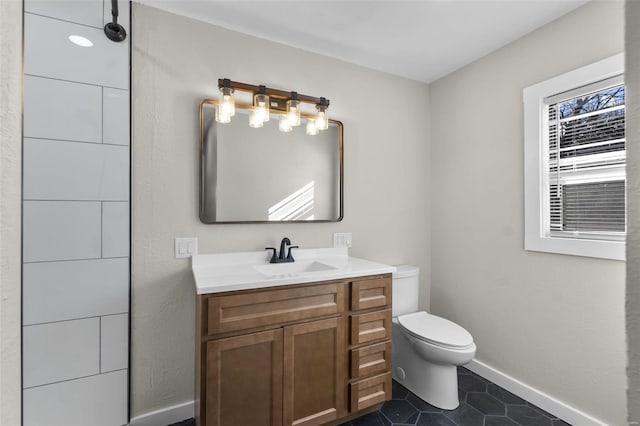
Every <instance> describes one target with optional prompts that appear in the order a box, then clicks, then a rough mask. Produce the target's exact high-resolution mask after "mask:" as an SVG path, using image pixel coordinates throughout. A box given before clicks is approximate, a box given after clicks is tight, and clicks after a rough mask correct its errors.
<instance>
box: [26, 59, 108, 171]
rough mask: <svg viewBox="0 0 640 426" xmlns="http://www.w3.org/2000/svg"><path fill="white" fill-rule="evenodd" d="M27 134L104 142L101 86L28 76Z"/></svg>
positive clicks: (37, 136)
mask: <svg viewBox="0 0 640 426" xmlns="http://www.w3.org/2000/svg"><path fill="white" fill-rule="evenodd" d="M25 50H28V49H25ZM24 136H25V137H28V138H44V139H60V140H67V141H82V142H95V143H101V142H102V88H101V87H98V86H91V85H88V84H78V83H72V82H68V81H59V80H51V79H48V78H41V77H33V76H25V78H24ZM27 166H28V165H27Z"/></svg>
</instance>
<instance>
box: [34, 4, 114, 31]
mask: <svg viewBox="0 0 640 426" xmlns="http://www.w3.org/2000/svg"><path fill="white" fill-rule="evenodd" d="M108 3H111V2H110V1H108ZM24 11H25V12H30V13H36V14H38V15H44V16H50V17H52V18H56V19H61V20H63V21H70V22H76V23H78V24H84V25H90V26H92V27H96V28H102V27H103V26H104V24H103V23H102V22H103V16H102V14H103V1H102V0H72V1H69V0H25V1H24Z"/></svg>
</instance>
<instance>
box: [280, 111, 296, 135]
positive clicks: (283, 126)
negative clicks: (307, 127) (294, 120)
mask: <svg viewBox="0 0 640 426" xmlns="http://www.w3.org/2000/svg"><path fill="white" fill-rule="evenodd" d="M278 129H279V130H280V131H281V132H290V131H291V130H293V126H292V125H291V122H290V121H289V116H288V115H283V116H281V117H280V122H279V123H278Z"/></svg>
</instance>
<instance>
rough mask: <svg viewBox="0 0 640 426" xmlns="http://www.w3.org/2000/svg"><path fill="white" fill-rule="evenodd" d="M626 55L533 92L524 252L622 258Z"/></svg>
mask: <svg viewBox="0 0 640 426" xmlns="http://www.w3.org/2000/svg"><path fill="white" fill-rule="evenodd" d="M623 70H624V62H623V55H616V56H613V57H610V58H607V59H605V60H602V61H600V62H596V63H594V64H591V65H588V66H586V67H583V68H579V69H577V70H574V71H571V72H569V73H566V74H562V75H560V76H557V77H554V78H552V79H549V80H546V81H543V82H541V83H538V84H536V85H533V86H530V87H527V88H526V89H524V91H523V101H524V127H525V249H526V250H533V251H545V252H551V253H562V254H572V255H579V256H591V257H601V258H607V259H618V260H624V247H625V234H626V220H625V210H626V209H625V179H626V173H625V161H626V153H625V87H624V80H623V75H622V73H623Z"/></svg>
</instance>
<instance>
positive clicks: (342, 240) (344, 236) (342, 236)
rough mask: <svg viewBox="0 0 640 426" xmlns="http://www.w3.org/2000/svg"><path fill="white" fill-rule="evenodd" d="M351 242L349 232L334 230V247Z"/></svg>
mask: <svg viewBox="0 0 640 426" xmlns="http://www.w3.org/2000/svg"><path fill="white" fill-rule="evenodd" d="M352 244H353V237H352V236H351V232H335V233H334V234H333V246H334V247H348V248H350V247H351V246H352Z"/></svg>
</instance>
